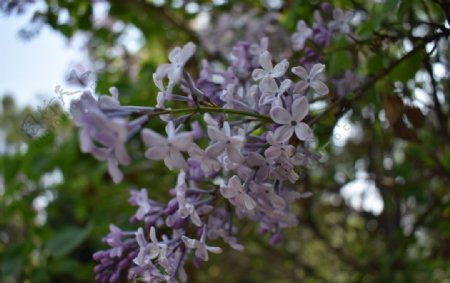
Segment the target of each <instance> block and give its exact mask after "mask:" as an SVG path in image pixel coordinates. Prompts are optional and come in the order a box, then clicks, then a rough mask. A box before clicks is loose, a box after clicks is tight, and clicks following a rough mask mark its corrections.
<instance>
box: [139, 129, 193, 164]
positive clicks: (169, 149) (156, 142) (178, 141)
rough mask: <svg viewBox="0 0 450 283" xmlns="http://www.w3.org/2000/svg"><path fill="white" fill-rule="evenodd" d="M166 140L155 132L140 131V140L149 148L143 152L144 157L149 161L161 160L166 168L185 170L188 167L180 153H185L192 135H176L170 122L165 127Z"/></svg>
mask: <svg viewBox="0 0 450 283" xmlns="http://www.w3.org/2000/svg"><path fill="white" fill-rule="evenodd" d="M166 133H167V139H166V138H164V137H163V136H161V135H160V134H158V133H157V132H155V131H153V130H150V129H144V130H143V131H142V139H143V140H144V143H145V144H146V145H147V146H149V147H150V148H149V149H147V151H146V152H145V157H147V158H148V159H151V160H162V159H164V163H165V164H166V166H167V168H169V169H174V168H179V169H182V170H187V169H188V165H187V163H186V160H184V158H183V155H182V154H181V152H182V151H187V150H188V149H189V148H190V147H191V145H192V142H193V137H192V133H190V132H184V133H176V132H175V127H174V125H173V122H172V121H169V122H168V124H167V126H166Z"/></svg>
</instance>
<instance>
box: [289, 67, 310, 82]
mask: <svg viewBox="0 0 450 283" xmlns="http://www.w3.org/2000/svg"><path fill="white" fill-rule="evenodd" d="M291 71H292V73H294V74H295V75H297V76H299V77H300V78H302V79H304V80H306V79H307V78H308V72H307V71H306V69H305V68H303V67H301V66H298V67H294V68H292V69H291Z"/></svg>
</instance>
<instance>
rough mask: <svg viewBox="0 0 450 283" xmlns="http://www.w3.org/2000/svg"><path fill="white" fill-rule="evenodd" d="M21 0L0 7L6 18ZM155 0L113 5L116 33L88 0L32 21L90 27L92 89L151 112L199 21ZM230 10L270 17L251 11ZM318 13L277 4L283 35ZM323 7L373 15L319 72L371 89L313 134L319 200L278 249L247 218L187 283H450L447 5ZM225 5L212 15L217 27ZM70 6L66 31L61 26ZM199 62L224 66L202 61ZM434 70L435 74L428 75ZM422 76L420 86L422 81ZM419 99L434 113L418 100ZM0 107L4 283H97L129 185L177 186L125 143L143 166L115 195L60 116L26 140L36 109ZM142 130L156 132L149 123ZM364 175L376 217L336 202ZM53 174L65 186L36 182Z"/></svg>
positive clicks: (131, 170)
mask: <svg viewBox="0 0 450 283" xmlns="http://www.w3.org/2000/svg"><path fill="white" fill-rule="evenodd" d="M14 2H15V1H12V2H11V7H8V9H11V10H8V9H6V11H10V12H11V11H13V7H14V5H13V4H14ZM151 2H152V1H141V0H130V1H119V0H113V1H109V17H110V18H111V19H113V20H114V22H115V23H116V24H117V26H118V28H116V29H112V30H111V29H107V28H105V27H101V26H98V25H96V24H95V23H94V22H93V21H92V19H93V11H94V9H93V6H92V4H91V3H92V2H91V1H88V0H82V1H69V0H64V1H49V0H47V1H45V4H46V9H44V10H40V11H37V12H36V13H35V15H34V16H33V19H34V22H33V23H36V22H39V21H41V22H43V23H45V24H47V25H49V26H50V27H52V28H53V29H54V30H56V31H58V32H60V33H61V34H63V35H64V36H65V37H67V38H70V37H72V36H73V35H74V34H76V33H77V32H80V31H82V32H85V34H86V35H87V36H88V39H89V43H88V46H87V47H88V49H89V54H90V57H91V59H92V60H93V61H94V62H95V63H96V66H98V68H97V69H96V73H97V76H98V78H97V86H96V87H97V89H96V90H97V92H98V93H106V92H107V90H108V88H109V87H110V86H112V85H114V86H117V87H118V88H119V90H120V95H121V96H120V100H121V101H122V104H130V105H148V104H152V103H153V101H154V100H155V93H156V88H155V87H154V85H153V83H152V79H151V78H152V73H153V72H154V71H155V69H156V67H157V65H158V64H160V63H162V62H164V61H165V60H166V58H167V53H168V50H170V49H171V48H172V47H173V46H176V45H180V44H183V43H185V42H186V41H189V40H190V41H194V42H196V43H199V38H198V36H197V35H196V33H195V32H194V31H193V30H191V29H190V28H189V25H188V23H189V21H191V20H192V19H193V18H194V17H195V14H189V13H187V12H186V11H185V9H184V8H183V7H181V8H173V7H171V4H170V3H166V4H164V5H162V6H155V5H153V4H152V3H151ZM166 2H170V1H166ZM174 2H175V1H174ZM197 2H198V3H200V4H201V3H208V2H209V1H197ZM231 2H235V1H231ZM239 2H240V3H241V4H242V5H244V6H251V7H253V8H255V9H257V10H258V11H259V13H263V12H264V10H263V6H262V5H261V4H260V1H239ZM319 2H320V1H309V0H291V1H285V6H284V8H283V9H282V10H281V11H280V13H281V15H280V19H281V21H282V24H283V25H284V26H285V27H286V28H287V29H288V30H291V31H292V30H293V29H294V28H295V24H296V22H297V21H298V20H299V19H304V20H305V21H306V22H307V23H309V24H311V23H312V22H313V16H312V11H313V9H314V8H317V7H318V5H319V4H320V3H319ZM331 4H332V5H333V6H335V7H341V8H343V9H351V10H355V11H359V12H360V13H362V14H364V15H367V18H366V19H363V20H362V21H361V22H360V23H359V24H358V28H357V33H356V37H357V39H358V40H357V41H356V42H355V44H354V45H352V46H348V42H346V41H345V40H343V39H342V38H334V39H333V43H332V45H331V46H330V47H329V48H328V49H327V50H325V54H326V55H327V56H326V57H325V63H326V65H327V72H328V74H330V75H336V74H341V73H342V72H344V71H345V70H346V69H348V68H356V71H357V73H358V74H359V75H361V76H364V77H365V78H366V79H367V81H366V82H369V83H367V84H365V85H363V87H364V88H363V89H362V90H363V91H364V93H363V95H361V96H354V95H350V96H348V97H347V98H345V99H341V100H338V98H337V97H333V96H331V97H330V103H333V102H334V101H339V104H338V107H335V108H332V109H331V110H330V111H329V112H328V113H327V115H326V116H323V117H322V119H321V120H320V121H319V123H318V124H317V125H316V126H315V128H314V131H315V133H316V135H317V138H318V144H319V146H321V149H322V153H323V154H324V155H325V157H326V158H325V160H326V161H325V162H320V163H319V164H316V165H315V166H314V167H312V168H311V169H310V170H307V171H305V172H302V173H303V178H302V180H301V181H300V182H299V184H298V187H299V188H298V189H299V190H300V191H311V192H313V197H311V198H308V199H306V200H303V201H301V202H300V203H299V204H298V207H297V213H298V217H299V219H300V225H299V227H298V228H295V229H290V230H289V231H288V232H287V233H286V235H285V238H284V240H283V241H282V243H281V244H280V245H279V246H277V247H271V246H269V245H268V244H267V239H265V238H262V237H260V236H257V235H256V232H255V227H254V225H253V224H251V223H247V222H242V223H241V225H242V233H241V234H240V236H241V237H240V241H242V242H243V243H244V244H245V245H246V247H247V249H246V251H245V252H242V253H239V252H236V251H231V250H230V249H225V251H224V254H223V255H221V256H213V257H211V260H210V262H208V263H207V266H205V267H204V268H202V269H200V270H196V269H195V268H193V267H192V266H188V273H189V278H190V281H189V282H241V283H252V282H255V283H256V282H436V283H448V282H450V245H449V243H450V191H449V189H450V186H449V185H450V138H449V113H450V110H449V109H450V107H449V100H448V93H449V87H450V86H449V76H448V70H449V67H448V55H449V49H448V40H447V39H446V38H448V32H449V30H448V26H449V22H448V21H449V18H448V17H449V12H448V11H449V3H448V1H446V0H432V1H425V0H386V1H361V0H352V1H343V0H342V1H339V0H336V1H332V3H331ZM32 7H33V6H32V5H31V6H30V7H29V8H30V9H32ZM231 7H232V4H231V3H226V4H224V5H221V6H217V7H214V8H213V9H212V11H211V14H212V17H213V18H214V17H215V16H216V15H218V14H220V13H221V12H224V11H228V10H229V9H231ZM63 11H66V12H68V14H69V20H68V21H67V22H65V23H64V24H60V23H59V22H58V18H59V15H60V13H62V12H63ZM127 27H133V28H134V29H136V30H137V31H138V34H140V40H141V41H142V42H141V43H142V47H141V48H140V51H139V52H137V53H133V52H131V51H130V50H128V49H127V47H126V46H125V45H126V44H125V43H126V42H124V39H123V37H124V34H125V33H126V32H127ZM419 31H420V32H419ZM417 33H420V36H419V35H418V34H417ZM440 33H447V35H446V36H444V37H443V38H444V39H443V40H441V41H440V45H439V46H433V42H434V41H433V40H432V39H433V37H434V36H436V35H437V34H440ZM25 34H28V35H29V36H30V35H31V34H30V33H25ZM423 38H428V39H430V40H429V42H425V41H424V40H423ZM406 42H407V43H408V44H409V45H410V46H411V47H406V45H407V44H406ZM113 51H114V52H113ZM200 53H202V54H204V55H205V56H207V57H209V58H217V54H208V53H207V52H206V51H205V50H200ZM405 54H406V55H405ZM198 58H200V56H199V57H198ZM438 62H440V63H439V64H443V66H444V67H443V68H444V70H445V71H444V76H440V77H438V76H436V73H435V71H433V66H434V64H436V63H438ZM198 63H199V62H192V63H190V64H191V65H190V66H188V67H193V66H197V65H198ZM424 76H425V77H428V79H427V80H421V79H418V78H420V77H424ZM417 89H420V90H422V91H423V92H424V93H425V95H426V96H427V101H429V102H427V103H422V102H420V101H418V98H417V96H416V95H414V94H415V93H416V92H417ZM394 90H395V91H394ZM2 103H3V104H2V110H1V113H0V116H1V119H0V121H1V134H2V135H3V136H4V140H5V144H4V150H3V151H2V152H1V155H0V160H1V163H0V169H1V171H0V172H1V184H0V281H1V282H8V283H9V282H93V281H94V280H93V271H92V269H93V260H92V259H91V256H92V254H93V253H94V252H95V251H96V250H98V249H101V248H102V244H101V242H100V239H101V237H102V236H103V235H105V234H106V233H107V231H108V225H109V223H116V224H118V225H119V226H121V227H124V228H126V227H127V226H129V225H130V224H128V218H129V217H130V216H131V215H132V213H133V209H132V208H131V207H130V206H129V205H128V204H127V198H128V190H129V189H130V188H131V187H137V188H140V187H147V188H148V189H149V193H150V195H151V196H152V197H155V198H161V199H164V198H165V197H167V190H168V189H169V188H171V186H172V184H173V180H174V176H172V175H170V174H168V172H167V170H165V168H164V167H163V166H161V164H158V163H157V162H153V163H152V162H147V161H145V160H144V159H143V158H142V156H141V155H140V154H139V152H141V151H142V144H141V143H140V142H139V141H138V140H137V139H136V140H133V141H132V142H131V143H130V145H129V151H130V153H131V154H132V156H133V158H134V160H136V162H135V163H134V165H132V166H130V167H126V168H124V173H125V179H124V182H123V183H122V184H120V185H113V183H112V182H111V180H110V178H109V176H108V174H107V172H106V165H105V164H102V163H99V162H97V161H96V160H94V159H93V158H92V157H91V156H87V155H83V154H81V153H80V151H79V145H78V138H77V132H76V130H75V129H74V127H73V126H72V125H71V123H70V119H68V118H67V116H66V114H64V112H63V111H62V110H61V109H58V107H57V106H56V110H55V112H53V111H52V115H51V118H49V119H46V120H45V122H44V124H43V125H42V126H43V128H42V129H43V131H41V132H43V133H42V136H39V137H38V138H30V137H28V136H27V135H26V134H25V133H24V132H23V131H22V130H21V128H22V127H23V122H24V121H25V120H26V119H27V117H28V116H27V115H39V114H42V113H38V112H37V111H36V110H33V109H17V108H16V107H15V105H14V102H13V100H12V99H11V98H10V97H5V98H4V99H3V101H2ZM418 104H422V106H423V107H421V108H418V107H417V105H418ZM317 113H319V112H317ZM345 113H347V114H346V116H345V118H344V119H342V117H343V115H344V114H345ZM41 120H42V119H40V121H41ZM339 121H341V122H342V121H343V122H344V123H348V124H350V125H351V126H352V128H353V130H354V131H356V132H357V138H354V139H350V140H348V141H347V143H345V145H343V146H342V147H336V146H335V145H333V144H330V143H329V141H330V140H331V139H332V138H333V136H334V135H335V134H334V133H335V131H336V130H337V127H338V125H339V123H338V122H339ZM150 126H152V127H153V128H157V129H162V126H163V125H162V124H161V123H159V122H158V121H152V122H151V124H150ZM361 164H362V165H361ZM361 166H363V167H364V171H365V172H366V176H365V178H366V180H370V181H372V182H373V184H374V185H375V186H376V187H377V188H378V191H379V194H380V196H381V199H382V201H383V206H384V207H383V210H382V211H381V213H379V214H377V213H373V212H371V211H367V210H364V209H357V208H355V207H352V206H351V205H350V204H349V202H348V201H345V199H344V198H343V195H342V194H341V189H342V188H343V187H344V185H346V184H349V183H351V182H353V181H355V180H356V179H357V177H358V172H359V171H361ZM50 174H53V175H55V174H56V175H57V176H59V179H60V182H57V183H54V184H51V183H50V184H49V183H48V182H47V181H45V180H46V176H47V177H48V176H49V175H50Z"/></svg>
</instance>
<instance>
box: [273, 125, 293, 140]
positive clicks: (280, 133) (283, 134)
mask: <svg viewBox="0 0 450 283" xmlns="http://www.w3.org/2000/svg"><path fill="white" fill-rule="evenodd" d="M293 133H294V127H292V126H291V125H283V126H281V127H279V128H277V129H276V130H275V136H276V137H277V139H278V140H279V141H282V142H284V141H288V140H289V139H290V138H291V137H292V134H293Z"/></svg>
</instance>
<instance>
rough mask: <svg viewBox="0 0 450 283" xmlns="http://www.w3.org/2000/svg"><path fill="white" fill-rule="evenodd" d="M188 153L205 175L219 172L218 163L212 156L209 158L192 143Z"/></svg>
mask: <svg viewBox="0 0 450 283" xmlns="http://www.w3.org/2000/svg"><path fill="white" fill-rule="evenodd" d="M188 152H189V155H190V156H191V157H192V158H194V159H195V160H198V161H199V162H200V168H201V169H202V171H203V173H204V174H205V175H210V174H212V173H214V172H218V171H219V170H220V162H219V161H217V159H216V158H215V157H214V156H209V155H208V153H206V151H204V150H203V149H201V148H200V147H199V146H198V145H197V144H195V143H193V144H192V146H191V148H190V149H189V151H188Z"/></svg>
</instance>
